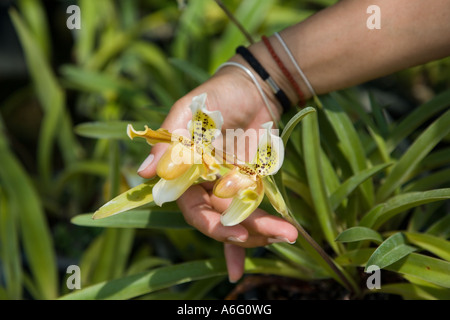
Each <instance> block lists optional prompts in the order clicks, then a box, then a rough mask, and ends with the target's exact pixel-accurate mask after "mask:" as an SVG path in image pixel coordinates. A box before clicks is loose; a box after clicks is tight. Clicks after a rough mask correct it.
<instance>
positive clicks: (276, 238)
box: [267, 237, 295, 244]
mask: <svg viewBox="0 0 450 320" xmlns="http://www.w3.org/2000/svg"><path fill="white" fill-rule="evenodd" d="M267 242H269V243H280V242H286V243H289V244H294V243H295V241H289V239H288V238H284V237H275V238H269V239H267Z"/></svg>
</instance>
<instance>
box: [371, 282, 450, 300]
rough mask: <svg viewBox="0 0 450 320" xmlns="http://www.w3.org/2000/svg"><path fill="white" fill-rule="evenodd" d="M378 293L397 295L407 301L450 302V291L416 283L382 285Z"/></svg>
mask: <svg viewBox="0 0 450 320" xmlns="http://www.w3.org/2000/svg"><path fill="white" fill-rule="evenodd" d="M377 293H388V294H397V295H400V296H402V297H403V299H406V300H450V291H449V290H448V289H445V288H432V287H429V286H422V285H417V284H414V283H392V284H385V285H382V286H381V288H380V289H377Z"/></svg>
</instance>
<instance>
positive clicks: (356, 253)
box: [336, 248, 450, 288]
mask: <svg viewBox="0 0 450 320" xmlns="http://www.w3.org/2000/svg"><path fill="white" fill-rule="evenodd" d="M373 252H374V249H373V248H365V249H358V250H353V251H348V252H346V253H345V254H343V255H341V256H339V257H337V258H336V262H337V263H339V264H340V265H342V266H364V265H366V264H367V261H368V260H369V258H370V256H371V255H372V254H373ZM385 269H386V270H389V271H393V272H397V273H400V274H403V275H405V276H408V277H410V276H412V277H415V278H419V279H421V280H424V281H427V282H431V283H433V284H436V285H438V286H442V287H444V288H450V277H449V274H450V262H447V261H443V260H440V259H436V258H432V257H429V256H425V255H422V254H417V253H414V252H413V253H411V254H409V255H407V256H406V257H404V258H402V259H400V260H399V261H397V262H395V263H393V264H391V265H389V266H386V267H385Z"/></svg>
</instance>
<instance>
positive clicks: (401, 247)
mask: <svg viewBox="0 0 450 320" xmlns="http://www.w3.org/2000/svg"><path fill="white" fill-rule="evenodd" d="M416 250H417V248H414V247H412V246H409V245H407V244H406V241H405V236H404V235H403V234H401V233H396V234H394V235H392V236H390V237H389V238H387V239H386V240H385V241H384V242H383V243H382V244H381V245H380V246H379V247H378V248H377V249H376V250H375V251H374V253H373V254H372V255H371V256H370V258H369V261H367V264H366V269H365V270H367V268H368V267H369V266H372V265H375V266H377V267H378V268H380V269H383V268H385V267H387V266H389V265H391V264H393V263H395V262H397V261H398V260H400V259H402V258H403V257H405V256H407V255H408V254H410V253H411V252H414V251H416ZM366 272H367V271H366Z"/></svg>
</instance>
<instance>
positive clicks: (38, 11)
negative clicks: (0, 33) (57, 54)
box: [19, 0, 50, 57]
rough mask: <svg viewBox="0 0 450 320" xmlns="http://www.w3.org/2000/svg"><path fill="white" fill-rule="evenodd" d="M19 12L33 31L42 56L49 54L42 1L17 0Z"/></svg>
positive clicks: (48, 34)
mask: <svg viewBox="0 0 450 320" xmlns="http://www.w3.org/2000/svg"><path fill="white" fill-rule="evenodd" d="M19 8H20V12H21V13H22V14H23V16H24V19H25V21H26V22H27V24H28V27H29V28H30V30H32V32H33V37H34V38H35V39H36V43H37V44H39V47H40V50H41V51H42V53H43V54H44V56H46V57H49V54H50V32H49V28H48V22H47V17H46V14H45V9H44V7H43V5H42V1H39V0H38V1H36V0H19Z"/></svg>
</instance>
